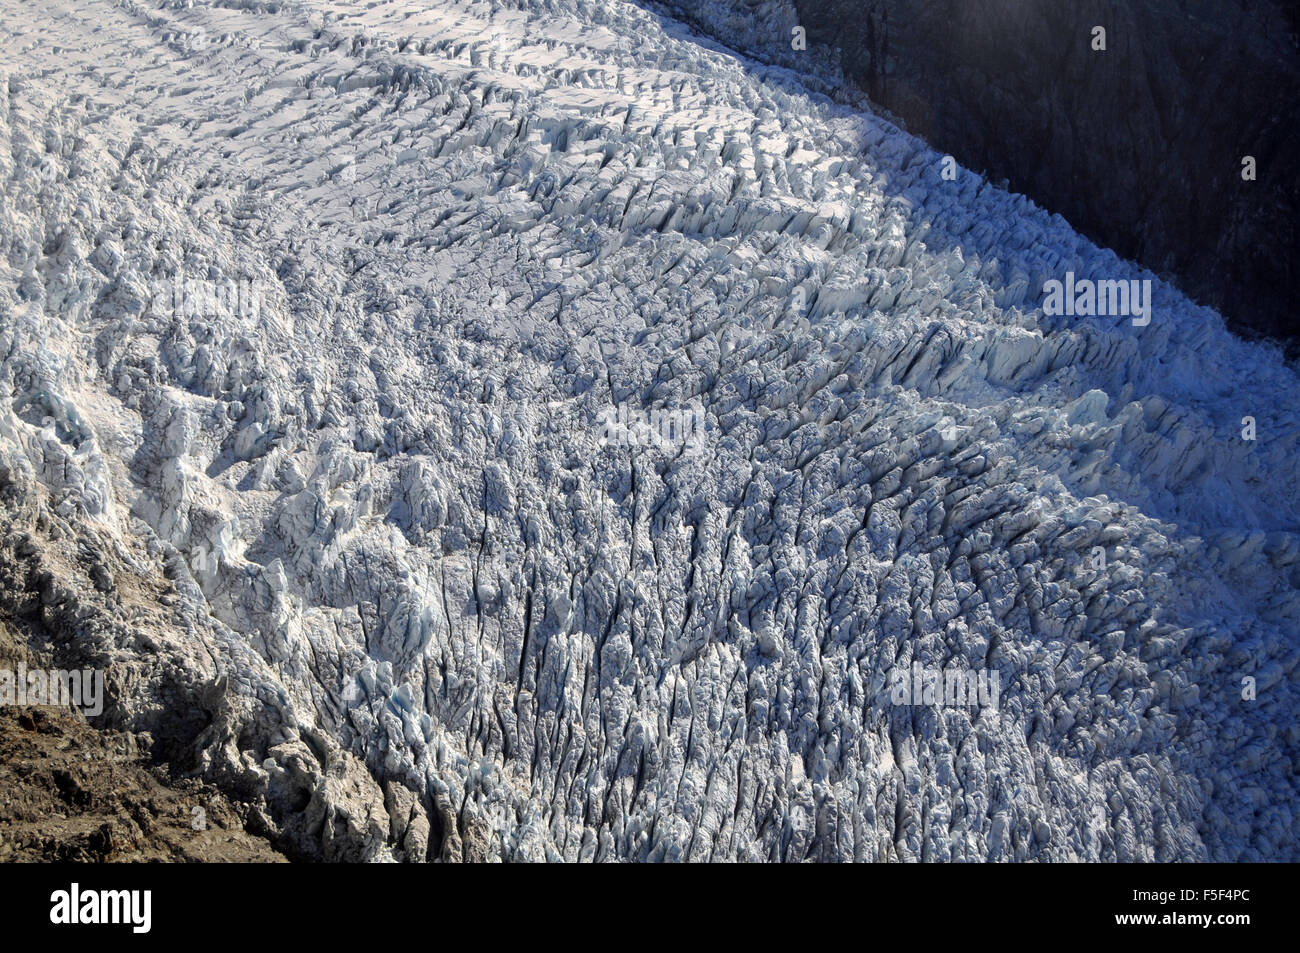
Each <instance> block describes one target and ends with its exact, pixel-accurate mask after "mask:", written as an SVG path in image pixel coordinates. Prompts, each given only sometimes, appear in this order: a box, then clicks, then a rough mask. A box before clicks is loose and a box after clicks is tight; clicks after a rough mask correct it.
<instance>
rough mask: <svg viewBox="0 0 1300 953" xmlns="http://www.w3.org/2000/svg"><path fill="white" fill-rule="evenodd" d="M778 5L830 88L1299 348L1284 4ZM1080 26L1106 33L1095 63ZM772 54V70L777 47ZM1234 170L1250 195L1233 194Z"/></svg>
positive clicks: (920, 0)
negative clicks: (830, 70)
mask: <svg viewBox="0 0 1300 953" xmlns="http://www.w3.org/2000/svg"><path fill="white" fill-rule="evenodd" d="M736 2H737V3H738V4H739V5H740V6H745V4H743V3H740V0H736ZM794 5H795V7H796V8H797V10H798V20H799V23H800V24H801V25H803V26H804V27H805V28H806V29H807V31H808V40H809V44H810V50H809V52H810V54H812V56H811V57H810V60H811V59H813V58H815V57H816V54H817V53H818V51H819V49H821V48H823V47H827V46H829V47H834V48H836V49H837V50H839V51H840V53H841V60H842V65H843V69H844V72H845V74H846V76H847V78H849V79H850V80H852V81H853V82H854V83H856V84H857V85H858V86H860V87H861V88H862V89H863V90H865V91H866V92H867V93H868V95H869V96H870V97H871V98H872V99H873V100H874V101H875V102H877V103H879V104H880V105H882V106H884V107H885V108H887V109H889V110H890V111H891V112H893V113H894V114H895V115H896V116H897V117H899V118H900V119H902V120H903V121H904V122H905V123H906V125H907V127H908V129H909V130H910V131H912V132H914V133H916V134H917V135H920V136H921V137H923V138H924V139H926V140H927V141H928V142H929V143H930V144H931V145H933V146H934V147H935V148H937V149H941V150H943V151H945V152H950V153H952V154H953V155H954V156H956V157H957V159H958V160H959V161H960V162H961V163H962V164H963V165H965V166H967V167H969V168H973V169H976V170H980V171H983V172H985V173H986V174H988V175H989V177H990V178H992V179H994V180H995V181H1001V180H1002V179H1006V180H1008V184H1009V186H1010V188H1012V189H1014V190H1015V191H1018V192H1023V193H1025V194H1027V195H1029V196H1030V197H1031V198H1033V199H1034V200H1035V201H1037V202H1038V203H1039V204H1041V205H1043V206H1045V207H1047V208H1050V209H1052V210H1053V211H1056V212H1059V213H1060V214H1062V215H1063V216H1065V218H1066V219H1068V220H1069V221H1070V223H1071V224H1072V225H1073V226H1074V227H1076V228H1077V229H1079V230H1080V231H1082V232H1084V233H1085V234H1087V235H1088V236H1089V237H1090V238H1092V239H1093V240H1094V241H1096V242H1098V243H1099V244H1102V245H1105V246H1108V247H1110V248H1113V249H1114V250H1115V251H1116V252H1118V253H1119V254H1120V255H1122V256H1124V257H1126V258H1131V259H1134V260H1136V261H1139V262H1141V263H1142V264H1144V265H1146V266H1148V267H1150V268H1151V269H1152V270H1154V271H1156V272H1157V273H1159V274H1161V275H1162V276H1164V277H1167V278H1169V279H1171V280H1173V281H1174V283H1175V284H1177V285H1178V286H1179V287H1180V288H1182V289H1183V290H1184V291H1185V292H1186V293H1187V294H1188V295H1189V296H1190V297H1192V298H1194V299H1196V300H1197V301H1200V302H1201V303H1203V304H1209V305H1212V306H1213V307H1215V308H1217V309H1218V310H1220V311H1221V312H1222V313H1223V314H1224V315H1225V316H1226V317H1227V318H1228V319H1229V321H1230V323H1232V324H1233V325H1234V326H1235V327H1236V328H1237V329H1238V330H1239V331H1241V332H1244V333H1247V334H1251V333H1256V332H1262V333H1266V334H1270V335H1274V336H1279V337H1289V338H1291V339H1292V340H1293V342H1294V341H1295V340H1297V339H1300V320H1298V319H1297V314H1296V308H1295V303H1294V302H1295V296H1294V294H1293V292H1294V289H1295V287H1296V285H1295V277H1294V276H1295V274H1296V271H1297V268H1296V265H1297V247H1300V242H1297V240H1296V229H1295V219H1296V214H1297V207H1298V205H1300V202H1298V201H1297V200H1298V194H1297V193H1298V192H1300V169H1298V168H1297V155H1298V154H1300V141H1298V138H1300V137H1298V134H1297V128H1296V123H1295V121H1294V120H1295V118H1296V102H1297V100H1298V99H1300V95H1298V94H1300V55H1298V53H1297V40H1296V32H1297V19H1298V18H1297V9H1296V5H1295V4H1294V3H1293V2H1291V0H1286V2H1279V0H1139V2H1133V0H1084V2H1078V0H1074V2H1063V0H983V2H980V3H971V2H969V0H794ZM678 6H679V7H682V8H685V9H686V10H687V12H688V13H692V14H693V16H692V17H691V18H692V19H693V20H694V21H695V22H696V24H697V25H700V26H703V27H705V28H708V26H709V21H710V19H716V15H715V14H714V13H712V12H710V11H709V10H708V9H707V8H706V6H705V5H704V4H702V3H685V4H678ZM749 6H751V7H752V6H753V5H752V4H750V5H749ZM1094 26H1103V27H1105V28H1106V41H1107V49H1106V51H1104V52H1096V51H1094V50H1093V49H1092V43H1091V40H1092V35H1091V34H1092V28H1093V27H1094ZM719 39H722V40H724V41H726V39H727V38H726V37H719ZM772 43H773V46H774V48H775V47H777V46H780V47H783V48H784V49H783V50H782V55H781V56H780V57H779V58H780V59H781V60H783V61H785V62H789V60H790V57H789V56H788V55H786V54H788V52H789V46H790V43H789V36H788V35H786V36H773V38H772ZM1245 155H1253V156H1254V157H1255V159H1256V161H1257V165H1258V171H1257V175H1258V178H1257V180H1256V181H1253V182H1247V181H1243V180H1242V177H1241V169H1242V164H1241V163H1242V157H1243V156H1245Z"/></svg>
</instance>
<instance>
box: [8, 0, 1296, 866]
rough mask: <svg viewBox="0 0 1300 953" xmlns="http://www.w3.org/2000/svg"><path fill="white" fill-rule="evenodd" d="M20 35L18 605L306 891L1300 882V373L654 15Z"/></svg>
mask: <svg viewBox="0 0 1300 953" xmlns="http://www.w3.org/2000/svg"><path fill="white" fill-rule="evenodd" d="M0 18H2V19H3V21H4V24H5V28H4V30H3V31H0V44H2V45H3V63H4V66H3V70H4V73H3V76H2V77H0V93H3V97H0V177H2V178H3V181H4V183H5V185H4V202H3V206H0V243H2V245H3V252H4V254H3V264H2V265H0V269H3V281H0V389H3V391H4V394H5V396H6V400H5V401H4V402H3V405H0V499H2V500H3V505H2V506H0V521H2V525H0V541H2V542H0V580H3V582H2V583H0V606H2V607H3V611H4V612H6V613H8V614H9V615H11V616H13V617H15V618H19V619H22V620H25V624H27V625H28V626H29V627H32V628H33V630H34V631H39V632H42V633H45V635H44V637H45V638H48V640H49V641H50V643H51V644H52V645H53V646H55V647H56V649H57V651H58V652H59V653H61V654H60V655H59V657H60V659H63V660H66V661H67V662H68V663H69V664H72V663H74V662H75V663H76V664H83V665H84V664H95V665H100V666H102V667H104V668H105V669H106V670H107V673H108V676H107V681H108V685H107V692H108V695H109V704H108V706H107V708H106V711H105V719H106V723H109V724H117V725H124V726H130V727H131V728H133V729H134V730H147V731H149V732H151V733H153V734H154V735H155V737H156V738H158V739H159V741H160V743H161V744H162V750H163V751H165V752H166V753H167V756H168V758H169V759H170V762H171V764H172V765H173V768H174V769H176V770H180V771H185V772H190V773H194V774H200V775H202V776H203V777H205V778H207V779H209V780H212V781H214V782H216V783H219V784H221V785H223V787H225V788H226V789H227V790H229V791H231V792H234V793H235V794H236V795H238V796H240V797H242V798H244V799H246V800H249V801H251V802H253V803H255V804H257V805H258V810H259V811H261V812H262V814H263V815H264V817H265V822H266V824H267V825H268V826H269V827H270V828H271V829H273V830H275V831H277V832H278V833H279V834H280V835H281V837H282V839H283V841H284V843H285V844H286V845H288V846H289V847H290V848H291V849H292V850H294V851H296V852H297V853H298V855H300V856H306V857H316V858H322V859H365V860H389V859H396V860H433V859H442V860H502V859H521V860H568V861H574V860H614V859H622V860H730V859H735V860H805V859H812V860H867V861H885V860H928V861H942V860H984V859H988V860H1025V859H1041V860H1203V859H1225V860H1230V859H1256V860H1258V859H1291V860H1294V859H1297V857H1298V856H1300V850H1298V848H1300V827H1298V826H1297V825H1298V823H1300V822H1297V817H1296V811H1295V804H1296V794H1297V792H1296V784H1297V782H1296V776H1297V774H1296V768H1297V742H1298V741H1300V726H1298V725H1297V723H1296V719H1295V712H1296V710H1297V698H1296V662H1297V645H1296V640H1297V631H1298V626H1297V622H1298V620H1300V593H1297V588H1300V521H1298V519H1297V517H1298V515H1300V507H1298V504H1300V490H1298V489H1297V486H1298V482H1297V476H1298V474H1297V437H1298V436H1300V426H1298V423H1300V415H1298V414H1297V410H1296V401H1295V395H1296V393H1297V380H1296V374H1295V372H1294V370H1293V369H1292V368H1290V367H1288V366H1286V365H1285V364H1284V363H1283V361H1282V360H1281V358H1280V356H1279V355H1278V354H1277V353H1276V351H1274V350H1270V349H1269V348H1267V347H1265V346H1263V345H1260V344H1256V343H1247V342H1243V341H1241V340H1238V339H1236V338H1234V337H1232V336H1231V335H1229V334H1228V333H1227V332H1226V331H1225V329H1224V327H1223V323H1222V320H1221V319H1220V317H1219V316H1218V315H1217V314H1216V313H1214V312H1213V311H1211V310H1209V309H1206V308H1201V307H1198V306H1196V305H1195V304H1193V303H1192V302H1190V301H1188V300H1187V299H1185V298H1184V297H1183V296H1182V295H1180V294H1179V293H1178V292H1177V290H1176V289H1174V288H1172V287H1170V286H1169V285H1167V284H1165V283H1163V282H1161V281H1160V280H1158V279H1156V278H1155V276H1153V275H1151V274H1150V273H1148V272H1146V271H1144V270H1142V269H1139V268H1137V267H1135V266H1133V265H1131V264H1129V263H1126V262H1124V261H1121V260H1119V259H1118V258H1116V257H1115V256H1114V255H1113V254H1112V253H1110V252H1108V251H1106V250H1104V249H1099V248H1097V247H1095V246H1093V245H1092V244H1090V243H1089V242H1087V241H1086V240H1085V239H1082V238H1081V237H1080V236H1078V235H1077V234H1075V233H1074V232H1073V231H1072V230H1071V229H1070V227H1069V226H1068V224H1067V223H1066V222H1064V221H1063V220H1062V219H1061V218H1060V217H1059V216H1053V215H1050V214H1048V213H1047V212H1045V211H1043V210H1041V209H1039V208H1037V207H1035V206H1034V205H1033V204H1032V203H1031V202H1029V201H1028V200H1027V199H1025V198H1024V197H1023V196H1018V195H1014V194H1009V193H1007V192H1005V191H1002V190H1000V189H998V188H995V187H994V186H992V185H990V184H989V183H987V182H985V181H983V180H982V179H981V178H980V177H979V176H977V175H975V174H974V173H971V172H969V171H965V170H963V171H961V173H960V175H959V176H958V178H957V180H956V181H945V180H943V179H942V178H941V176H940V160H941V158H942V157H941V156H939V155H937V154H936V153H934V152H933V151H932V150H930V149H929V148H928V147H927V146H926V145H925V144H924V143H923V142H921V141H919V140H917V139H915V138H912V137H910V136H908V135H905V134H904V133H902V132H900V131H899V130H898V129H897V128H896V127H894V126H893V125H891V124H890V123H889V122H888V121H886V120H883V119H880V118H878V117H875V116H873V115H871V114H870V113H866V112H861V111H852V110H849V109H847V108H845V107H843V106H837V105H834V104H832V103H831V102H830V101H828V100H826V99H825V98H824V97H822V96H821V95H819V94H818V93H816V92H815V91H811V90H810V89H809V88H808V87H807V86H806V85H805V84H804V83H803V81H802V80H801V79H800V78H799V77H798V76H796V75H795V74H793V73H790V72H787V71H785V70H783V69H780V68H776V67H769V66H765V65H763V64H760V63H757V62H755V61H752V60H747V59H744V58H742V57H739V56H737V55H734V54H731V53H728V52H727V51H725V50H721V49H718V48H716V47H714V46H711V45H708V44H701V43H699V42H696V41H695V40H694V39H693V38H692V37H691V36H690V35H689V34H688V33H687V32H686V31H685V30H684V29H683V28H682V27H681V26H680V25H678V24H675V23H674V22H673V21H671V20H668V19H664V18H661V17H658V16H655V15H653V14H651V13H649V12H647V11H645V10H643V9H640V8H638V7H636V6H633V5H629V4H613V5H611V4H605V3H600V2H586V0H515V2H487V0H484V2H475V0H450V2H442V3H438V4H423V3H420V4H417V3H412V2H408V0H381V2H375V3H370V4H367V5H365V6H364V7H363V6H361V5H354V4H345V3H341V2H326V0H321V2H307V0H283V2H277V3H274V4H266V3H259V2H253V0H211V2H205V0H193V2H190V0H186V2H184V3H181V2H160V0H119V2H117V3H110V2H106V0H84V2H79V3H72V2H71V0H50V2H48V3H45V4H41V5H38V6H36V7H32V6H30V5H27V4H22V3H20V2H19V0H0ZM1067 270H1069V271H1072V272H1073V273H1075V274H1077V275H1080V276H1090V277H1092V278H1099V279H1109V280H1116V281H1147V280H1150V281H1151V282H1152V284H1151V287H1152V289H1153V299H1152V301H1151V304H1152V320H1151V322H1150V324H1149V326H1146V327H1135V326H1133V324H1132V323H1131V322H1130V321H1129V320H1128V319H1127V318H1124V317H1116V316H1091V317H1066V316H1060V315H1058V316H1050V315H1047V314H1045V313H1044V312H1043V309H1042V307H1041V295H1040V290H1041V289H1042V288H1043V286H1044V283H1045V282H1046V281H1048V280H1052V279H1059V278H1061V277H1062V276H1064V274H1065V273H1066V271H1067ZM178 284H179V287H180V289H181V291H180V293H179V294H177V293H176V292H175V289H176V288H177V286H178ZM230 287H235V288H238V289H240V292H239V295H238V296H236V297H235V298H231V297H230V296H229V295H227V296H226V297H225V298H224V299H223V298H222V297H221V294H220V292H219V289H221V288H230ZM196 288H197V289H198V291H195V290H194V289H196ZM160 289H162V292H163V293H161V294H159V293H158V292H159V290H160ZM212 289H218V291H217V292H215V293H209V292H210V291H211V290H212ZM241 296H242V297H243V298H244V301H245V304H244V305H243V306H237V302H238V300H239V298H240V297H241ZM248 296H252V297H251V299H250V298H249V297H248ZM181 299H184V301H182V300H181ZM196 299H197V300H198V304H197V305H195V304H193V302H194V301H195V300H196ZM250 300H251V301H252V302H253V303H252V304H250V303H249V301H250ZM232 302H234V303H232ZM694 408H698V412H699V414H700V421H701V424H702V430H701V432H700V433H699V434H698V435H697V436H698V438H699V440H698V446H694V445H692V446H689V447H688V446H686V445H685V444H684V443H681V442H679V443H681V445H675V443H674V440H673V439H672V438H671V435H670V436H669V438H668V439H666V440H665V439H661V438H662V436H663V435H662V434H661V433H659V429H658V428H659V426H660V423H659V422H661V421H663V420H667V419H670V418H668V417H666V416H663V415H671V414H680V413H684V412H686V411H687V410H688V409H690V412H691V413H694V412H695V410H694ZM611 414H612V415H614V416H615V418H617V419H623V420H627V419H629V418H630V419H633V420H635V421H655V422H656V423H654V425H653V426H651V427H649V429H650V430H653V431H655V433H654V434H652V435H651V436H650V437H647V436H646V434H645V433H644V431H645V430H646V429H647V428H646V427H643V426H640V425H638V426H637V427H633V428H631V430H630V431H628V432H627V433H624V435H623V436H624V438H625V439H606V438H607V436H608V435H607V429H608V428H607V426H606V424H607V422H608V421H609V419H610V416H611ZM619 414H622V415H623V416H622V417H621V418H618V415H619ZM654 415H659V416H654ZM1247 416H1250V417H1252V418H1253V419H1254V420H1255V421H1256V422H1257V426H1258V437H1257V439H1256V440H1254V441H1247V440H1244V439H1242V433H1241V431H1242V424H1241V421H1242V419H1243V418H1244V417H1247ZM692 419H693V418H692ZM665 432H666V431H665ZM628 433H630V434H631V436H630V437H629V436H628ZM692 444H693V441H692ZM914 664H916V665H919V666H922V667H926V668H930V669H938V670H945V669H949V668H957V669H962V670H967V669H968V670H972V671H975V670H979V671H989V670H992V671H994V672H996V674H997V676H998V677H999V679H1000V684H1001V686H1002V689H1001V692H1000V697H999V703H998V705H997V706H996V710H993V709H989V708H984V709H980V708H971V707H962V706H957V707H938V706H926V705H910V706H898V705H891V704H890V701H889V692H888V679H889V674H890V672H891V670H893V669H895V667H900V668H910V667H911V666H913V665H914ZM1247 682H1248V683H1249V685H1250V686H1251V688H1250V691H1246V689H1245V688H1243V685H1245V684H1247ZM1246 696H1249V697H1246Z"/></svg>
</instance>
